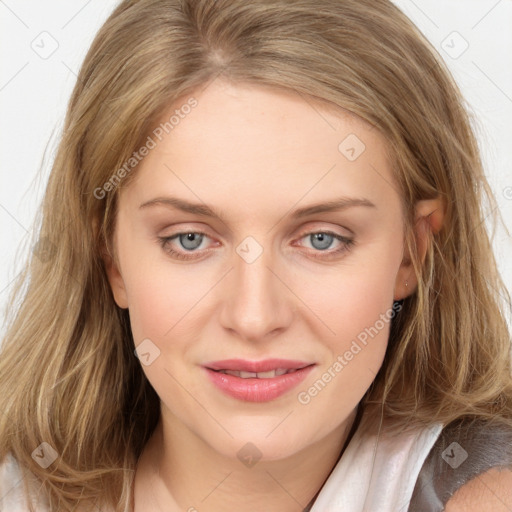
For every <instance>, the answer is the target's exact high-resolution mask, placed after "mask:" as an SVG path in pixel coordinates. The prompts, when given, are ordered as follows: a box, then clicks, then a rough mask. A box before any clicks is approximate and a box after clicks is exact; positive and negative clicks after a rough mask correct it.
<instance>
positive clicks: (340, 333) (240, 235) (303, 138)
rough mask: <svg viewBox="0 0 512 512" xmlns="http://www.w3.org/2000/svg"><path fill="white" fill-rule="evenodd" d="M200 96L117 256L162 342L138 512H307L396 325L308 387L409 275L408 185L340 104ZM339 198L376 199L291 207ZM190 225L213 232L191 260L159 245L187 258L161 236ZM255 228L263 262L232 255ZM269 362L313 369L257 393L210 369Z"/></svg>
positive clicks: (144, 174)
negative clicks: (225, 389) (197, 207)
mask: <svg viewBox="0 0 512 512" xmlns="http://www.w3.org/2000/svg"><path fill="white" fill-rule="evenodd" d="M194 97H195V98H196V99H197V101H198V105H197V107H195V108H194V109H193V110H192V111H191V113H190V114H189V115H188V116H186V117H185V118H184V119H182V120H180V124H179V125H177V126H176V127H175V128H174V129H173V131H171V132H170V133H169V135H168V136H167V137H165V138H164V139H163V140H162V141H161V142H158V144H157V146H156V147H155V148H154V149H152V150H151V151H150V152H149V154H148V155H147V156H146V157H145V158H144V159H143V160H142V161H141V163H140V164H139V165H138V167H137V169H136V171H135V172H136V173H137V174H136V176H134V180H133V181H132V182H130V184H129V185H128V186H126V187H123V188H122V189H121V192H120V196H119V210H118V215H117V218H116V227H115V234H114V240H113V241H114V250H115V255H116V258H115V259H114V260H112V259H110V258H106V266H107V272H108V276H109V281H110V285H111V287H112V291H113V295H114V298H115V300H116V303H117V304H118V305H119V306H120V307H121V308H128V309H129V313H130V320H131V327H132V332H133V336H134V340H135V345H138V344H139V343H141V342H142V340H144V339H146V338H149V339H150V340H151V342H152V343H153V344H154V345H155V346H156V347H158V349H159V350H160V355H159V356H158V357H157V358H156V359H155V360H154V361H153V362H152V363H151V364H150V365H148V366H145V365H143V366H142V368H143V371H144V372H145V373H146V375H147V377H148V379H149V381H150V382H151V384H152V386H153V387H154V389H155V390H156V392H157V393H158V395H159V397H160V399H161V420H160V423H159V425H158V427H157V429H156V431H155V434H154V435H153V437H152V438H151V439H150V441H149V442H148V444H147V446H146V449H145V451H144V453H143V455H142V457H141V459H140V461H139V464H138V467H137V471H136V477H135V511H136V512H143V511H146V510H166V511H169V510H171V511H173V510H176V511H177V510H182V511H189V512H192V511H194V510H197V511H200V512H201V511H208V512H217V511H219V512H220V511H222V512H231V511H233V512H234V511H235V510H236V511H247V512H249V511H254V510H266V511H268V512H277V511H279V512H298V511H302V510H303V509H304V507H305V506H306V505H307V504H308V503H309V501H310V500H311V499H312V498H313V496H314V495H315V494H316V492H317V491H318V489H319V488H320V487H321V486H322V484H323V482H324V481H325V479H326V478H327V477H328V475H329V473H330V472H331V470H332V469H333V467H334V465H335V463H336V461H337V458H338V455H339V453H340V451H341V450H342V448H343V446H344V443H345V440H346V438H347V435H348V432H349V430H350V427H351V426H352V423H353V421H354V417H355V410H356V407H357V404H358V403H359V401H360V400H361V398H362V397H363V395H364V393H365V392H366V390H367V389H368V387H369V386H370V384H371V382H372V381H373V379H374V378H375V375H376V373H377V372H378V370H379V368H380V366H381V364H382V360H383V357H384V354H385V351H386V347H387V340H388V335H389V323H385V326H384V328H382V329H381V330H380V331H379V333H378V335H376V336H374V337H373V338H372V339H371V340H370V342H369V343H368V345H367V346H366V347H364V349H363V350H361V351H360V352H359V353H358V354H357V355H356V356H355V357H354V358H353V359H352V360H351V361H350V362H349V363H348V364H347V365H346V366H345V367H344V368H343V371H341V372H339V373H338V374H337V375H336V377H335V378H333V379H332V380H331V382H329V383H328V385H326V386H325V388H324V389H323V390H322V391H321V392H320V393H318V395H317V396H315V397H314V398H312V399H311V401H310V402H309V403H308V404H301V403H300V402H299V401H298V399H297V394H298V392H300V391H304V390H307V389H308V388H309V387H310V386H312V384H313V383H314V382H315V381H317V380H318V379H319V378H320V377H321V376H322V374H323V373H324V372H325V371H326V370H327V369H328V368H329V367H331V366H332V365H333V363H334V362H335V361H336V358H337V356H338V355H340V354H341V355H342V354H344V353H345V352H346V351H347V350H348V349H349V348H350V346H351V342H352V341H353V340H354V339H356V337H357V335H358V334H359V333H360V332H362V331H363V330H364V329H365V328H367V327H370V326H373V325H374V324H375V322H376V321H377V320H378V319H379V315H381V314H384V313H385V312H386V311H387V310H389V309H390V308H391V307H392V305H393V300H398V299H401V298H404V297H405V296H406V295H407V294H409V293H411V292H412V291H413V290H414V287H415V284H416V282H415V279H414V273H413V270H412V267H411V265H410V263H408V259H407V254H406V252H405V251H404V240H403V235H402V233H403V219H402V211H401V204H400V197H399V195H398V192H397V190H398V189H397V187H396V186H394V185H393V183H394V181H393V176H392V170H391V166H390V165H389V161H388V157H387V153H386V143H385V140H384V139H383V137H382V136H381V135H380V134H379V133H378V132H377V130H375V129H374V128H373V127H372V126H370V125H368V124H366V123H365V122H363V121H362V120H360V119H359V118H356V117H354V116H353V115H351V114H349V113H347V112H345V111H344V110H342V109H334V108H330V109H327V108H326V107H325V105H324V106H322V105H320V104H315V102H313V100H311V99H310V100H308V101H305V100H304V99H303V97H301V96H299V95H298V94H295V93H293V92H283V91H279V90H276V89H271V88H266V87H261V86H249V85H236V86H235V85H232V84H228V83H226V82H223V81H220V80H216V81H214V82H212V83H211V84H210V85H208V87H207V88H206V89H205V90H203V91H198V92H197V93H196V94H194ZM186 100H187V98H182V99H180V100H179V101H176V103H175V104H174V105H172V106H171V108H170V109H169V112H171V113H172V112H173V111H174V109H175V108H177V106H178V107H179V105H182V104H184V103H185V101H186ZM169 116H170V114H169V113H167V112H166V113H165V115H163V116H162V119H163V120H166V119H169ZM349 134H356V135H357V137H358V138H359V139H360V140H361V141H363V142H364V144H365V146H366V149H365V150H364V152H363V153H362V154H361V155H360V156H359V157H358V158H357V159H356V160H354V161H349V160H348V159H347V158H346V157H345V156H344V154H342V153H341V152H340V151H339V150H338V145H339V144H340V142H342V141H343V140H344V139H345V138H346V137H347V136H348V135H349ZM170 195H173V196H175V197H179V198H182V199H184V200H188V201H192V202H197V203H204V204H207V205H209V206H211V207H212V208H214V209H215V211H218V212H220V214H221V216H222V218H223V219H224V221H221V220H218V219H215V218H212V217H208V216H205V215H199V214H191V213H185V212H181V211H179V210H177V209H173V208H171V207H169V206H166V205H161V204H160V205H153V206H148V207H144V208H140V205H141V204H143V203H145V202H148V201H150V200H152V199H154V198H157V197H163V196H170ZM340 196H347V197H353V198H366V199H367V200H369V201H371V202H372V203H373V204H374V207H364V206H353V207H350V208H347V209H345V210H343V211H336V212H324V213H316V214H311V215H309V216H307V217H304V218H300V219H293V218H292V217H291V212H293V211H294V210H295V209H297V208H301V207H304V206H307V205H311V204H316V203H323V202H327V201H329V200H332V199H335V198H338V197H340ZM416 214H417V217H418V222H417V224H416V229H417V234H416V236H417V238H416V240H417V243H418V249H419V252H420V255H421V256H422V257H423V256H424V254H425V251H426V246H427V233H428V231H429V230H431V231H434V232H435V231H436V230H437V229H439V227H440V225H441V221H442V208H440V203H439V202H438V201H437V200H428V201H421V202H420V203H418V204H417V205H416ZM429 214H432V215H430V216H428V215H429ZM197 231H199V232H205V233H206V234H207V236H206V237H204V239H203V241H202V242H201V244H200V245H199V242H197V243H196V246H198V245H199V248H197V249H194V250H195V253H192V256H194V255H198V256H195V257H193V259H190V260H187V261H184V260H179V259H175V258H173V257H172V256H171V255H170V254H169V252H168V251H167V250H166V249H168V248H169V247H172V248H173V249H174V250H176V251H179V252H181V253H184V254H186V253H187V250H186V247H190V245H188V246H184V245H183V239H182V243H181V244H180V240H179V238H175V239H174V240H172V241H170V242H168V244H167V246H166V247H164V248H163V247H162V245H161V244H160V242H159V240H158V237H164V236H167V237H170V236H173V235H175V234H177V233H187V232H197ZM325 231H331V232H335V233H336V234H338V235H340V236H343V237H347V238H351V239H353V241H354V245H352V246H349V248H348V249H347V248H346V246H345V245H344V243H343V242H340V241H338V240H337V239H336V238H332V242H331V244H330V245H328V243H326V242H324V246H322V245H321V242H319V241H316V240H315V238H314V237H313V236H312V235H314V234H315V233H319V232H325ZM248 236H251V237H253V238H254V239H255V240H256V241H257V243H258V244H259V245H260V246H261V248H263V252H262V254H261V255H260V256H259V257H258V258H257V259H255V261H253V262H252V263H248V262H247V261H246V260H244V259H243V258H242V257H240V256H239V254H238V253H237V252H236V249H237V247H238V246H239V245H240V244H241V243H242V242H243V241H244V239H245V238H246V237H248ZM329 240H330V239H329ZM327 242H328V241H327ZM184 243H185V244H186V243H187V241H186V239H185V241H184ZM189 244H190V242H189ZM325 246H327V248H325ZM322 247H324V248H323V249H322ZM343 247H345V250H344V251H342V252H341V253H339V254H338V255H333V256H331V257H328V256H327V255H326V254H327V253H329V252H330V253H331V254H333V252H334V251H335V250H336V249H339V248H343ZM251 250H252V249H251ZM188 254H191V253H190V251H189V252H188ZM315 255H316V256H318V257H315ZM406 281H408V286H407V287H406V286H405V282H406ZM270 357H280V358H285V359H299V360H302V361H306V362H310V363H316V366H315V368H314V369H313V371H312V372H311V373H310V374H309V375H308V377H307V379H306V381H305V382H303V383H302V384H300V385H299V386H298V388H296V389H293V390H291V391H290V392H288V393H286V394H285V395H283V396H281V397H279V398H277V399H275V400H273V401H270V402H264V403H253V402H242V401H239V400H236V399H234V398H231V397H229V396H226V395H224V394H223V393H222V392H221V391H219V390H218V389H217V388H216V387H215V386H213V385H212V384H211V383H210V381H209V379H207V378H206V376H205V375H204V371H203V369H202V368H201V365H202V364H204V363H206V362H208V361H213V360H220V359H227V358H243V359H249V360H262V359H266V358H270ZM249 442H250V443H252V444H253V445H255V446H256V447H257V449H258V450H259V452H260V453H261V459H260V460H259V461H258V462H257V463H256V464H255V465H254V466H252V467H246V466H245V465H244V464H243V463H242V462H241V461H240V459H239V458H238V456H237V452H238V451H239V450H240V449H241V448H242V447H243V446H244V445H245V444H246V443H249Z"/></svg>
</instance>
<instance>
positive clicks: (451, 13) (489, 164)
mask: <svg viewBox="0 0 512 512" xmlns="http://www.w3.org/2000/svg"><path fill="white" fill-rule="evenodd" d="M395 3H396V4H397V5H399V7H401V8H402V9H403V10H404V11H405V12H406V14H407V15H408V16H409V17H410V18H411V19H412V20H413V21H414V22H415V23H416V24H417V25H418V26H419V28H420V30H421V31H422V32H423V33H424V34H425V35H426V36H427V37H428V38H429V40H430V41H431V42H432V44H433V45H434V46H435V47H436V48H437V49H438V51H439V52H440V53H441V55H442V56H443V57H444V59H445V61H446V62H447V63H448V65H449V67H450V69H451V71H452V73H453V75H454V76H455V79H456V80H457V82H458V83H459V85H460V87H461V88H462V91H463V93H464V95H465V97H466V98H467V100H468V101H469V103H470V105H471V110H472V112H473V113H474V115H475V117H476V119H477V123H476V125H475V128H476V130H477V134H478V137H479V143H480V146H481V149H482V153H483V158H484V163H485V169H486V174H487V176H488V178H489V181H490V183H491V187H492V189H493V190H494V193H495V195H496V198H497V200H498V205H499V210H500V211H501V214H502V216H503V219H504V221H505V223H506V225H507V227H508V229H509V230H510V232H512V170H511V168H512V65H511V64H512V59H511V54H512V30H511V27H512V1H511V0H415V1H412V0H396V2H395ZM116 4H117V1H112V0H89V1H86V0H82V1H79V0H73V1H69V0H68V1H65V0H51V1H50V0H46V1H44V2H38V1H36V0H31V1H23V0H18V1H14V0H0V119H1V127H2V132H1V137H0V247H1V251H0V324H1V325H0V335H1V334H2V333H3V332H4V326H3V324H4V322H3V319H4V315H5V313H6V301H7V297H8V294H9V292H10V290H11V286H12V282H13V279H14V278H15V276H16V275H17V273H18V272H19V271H20V264H21V263H22V260H21V256H22V255H23V252H22V251H23V250H30V246H29V245H28V243H27V240H30V238H29V235H30V230H31V229H32V228H31V226H32V222H33V218H34V214H35V212H36V209H37V206H38V204H39V201H40V200H41V198H42V193H43V191H44V187H45V184H46V180H47V176H48V172H49V169H50V164H51V159H52V156H53V154H54V151H55V148H56V140H57V139H58V135H59V133H60V130H61V128H62V122H63V119H64V113H65V109H66V105H67V101H68V99H69V96H70V94H71V90H72V87H73V85H74V83H75V80H76V74H77V72H78V69H79V67H80V64H81V62H82V60H83V58H84V56H85V53H86V51H87V49H88V47H89V45H90V43H91V42H92V39H93V37H94V35H95V33H96V31H97V30H98V28H99V27H100V25H101V24H102V23H103V21H104V20H105V19H106V17H107V16H108V15H109V14H110V12H111V11H112V9H113V8H114V6H115V5H116ZM454 32H456V33H455V34H454ZM466 45H468V47H467V49H466V50H465V51H464V52H463V53H462V51H463V50H464V49H465V47H466ZM52 50H55V51H54V52H53V53H52V54H51V55H47V54H46V53H49V52H50V51H52ZM45 52H46V53H45ZM459 54H460V55H459ZM46 147H47V157H46V161H45V162H44V163H43V155H44V152H45V148H46ZM65 206H66V205H64V204H63V205H62V207H63V208H65ZM22 243H25V245H26V246H27V248H24V247H23V245H21V244H22ZM494 246H495V251H496V255H497V257H498V262H499V267H500V271H501V273H502V275H503V277H504V279H505V282H506V284H507V287H508V289H509V290H511V291H512V257H511V256H512V240H511V238H510V236H509V235H508V234H507V233H506V232H505V231H504V230H503V229H502V228H500V229H499V230H498V231H497V233H496V237H495V240H494ZM17 250H18V253H17Z"/></svg>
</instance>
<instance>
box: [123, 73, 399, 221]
mask: <svg viewBox="0 0 512 512" xmlns="http://www.w3.org/2000/svg"><path fill="white" fill-rule="evenodd" d="M191 98H192V99H193V100H194V102H191ZM191 104H193V105H195V106H193V107H189V106H187V105H191ZM185 106H187V107H186V108H185ZM171 118H172V119H171ZM150 137H151V138H152V139H153V140H154V142H155V145H154V148H153V149H151V150H150V151H149V152H148V155H147V156H145V157H144V159H143V160H142V161H141V163H140V164H139V165H138V166H137V170H136V173H137V174H136V176H135V180H134V182H133V183H132V184H130V187H127V190H123V194H125V193H126V195H127V196H128V197H131V198H132V199H133V200H137V201H139V202H141V201H144V200H146V201H147V200H149V199H151V197H150V196H157V195H162V194H164V193H166V192H167V193H172V194H173V195H181V196H182V197H187V198H188V199H190V200H193V201H195V202H197V201H198V200H202V201H204V202H206V203H211V204H218V203H219V201H220V203H221V204H220V206H221V207H222V208H224V209H227V208H228V207H229V203H233V204H236V203H237V202H242V203H243V204H244V206H245V208H246V209H249V210H250V209H253V210H258V211H264V210H265V209H272V208H275V206H276V205H291V204H294V203H297V202H304V203H305V204H309V203H314V202H316V201H320V200H323V199H325V198H326V196H332V197H335V196H353V197H362V196H364V197H367V198H368V199H369V200H370V201H372V202H380V203H382V202H386V201H389V200H391V199H394V200H395V201H397V200H398V194H397V187H396V186H394V185H393V182H394V178H393V175H392V170H391V166H390V163H389V158H388V148H387V144H386V141H385V139H384V137H383V136H382V135H381V134H380V133H379V132H378V130H377V129H375V128H374V127H373V126H371V125H370V124H369V123H367V122H365V121H364V120H362V119H360V118H358V117H356V116H354V115H352V114H351V113H349V112H347V111H346V110H344V109H342V108H340V107H336V106H334V105H332V106H330V105H328V104H327V102H319V101H317V100H316V99H314V98H311V97H307V96H305V95H303V94H299V93H297V92H295V91H284V90H282V89H275V88H270V87H266V86H254V85H247V84H243V85H239V84H237V85H233V84H229V83H226V82H223V81H220V80H217V81H214V82H212V83H210V84H209V85H208V86H207V87H206V89H204V90H202V91H201V90H198V91H197V92H195V93H194V94H191V95H189V96H183V97H181V98H179V99H178V100H176V101H175V102H174V103H173V104H172V105H171V106H170V107H169V109H168V110H167V111H165V112H163V113H162V116H161V119H160V121H159V122H157V123H156V125H155V127H154V129H153V131H152V132H151V133H150Z"/></svg>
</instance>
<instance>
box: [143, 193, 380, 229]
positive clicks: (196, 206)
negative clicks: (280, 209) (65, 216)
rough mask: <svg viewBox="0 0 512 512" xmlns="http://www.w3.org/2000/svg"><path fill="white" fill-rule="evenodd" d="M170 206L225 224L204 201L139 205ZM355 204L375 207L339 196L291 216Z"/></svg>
mask: <svg viewBox="0 0 512 512" xmlns="http://www.w3.org/2000/svg"><path fill="white" fill-rule="evenodd" d="M157 205H159V206H170V207H172V208H176V209H178V210H182V211H184V212H187V213H191V214H195V215H203V216H205V217H213V218H215V219H218V220H220V221H222V222H223V223H224V224H225V221H224V219H223V218H222V216H221V215H220V213H218V212H216V211H215V210H214V209H213V208H211V207H210V206H208V205H206V204H204V203H191V202H189V201H185V200H184V199H180V198H178V197H171V196H167V197H155V198H154V199H151V200H150V201H146V202H145V203H142V204H141V205H140V206H139V209H140V208H148V207H150V206H157ZM356 206H364V207H367V208H377V207H376V206H375V204H374V203H372V202H371V201H370V200H368V199H365V198H354V197H339V198H336V199H333V200H331V201H328V202H323V203H316V204H312V205H309V206H305V207H303V208H298V209H297V210H295V211H294V212H293V213H292V214H291V217H292V218H294V219H298V218H302V217H307V216H308V215H313V214H316V213H324V212H332V211H342V210H346V209H347V208H352V207H356Z"/></svg>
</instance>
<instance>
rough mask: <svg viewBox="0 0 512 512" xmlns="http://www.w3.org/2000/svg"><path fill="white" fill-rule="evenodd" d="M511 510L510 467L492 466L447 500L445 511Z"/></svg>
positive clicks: (493, 511) (485, 511) (511, 473)
mask: <svg viewBox="0 0 512 512" xmlns="http://www.w3.org/2000/svg"><path fill="white" fill-rule="evenodd" d="M509 510H512V469H510V468H492V469H490V470H488V471H486V472H485V473H482V474H481V475H478V476H476V477H475V478H473V479H472V480H470V481H469V482H467V483H466V484H464V485H463V486H462V487H460V488H459V489H458V490H457V491H456V492H455V494H454V495H453V496H452V497H451V498H450V499H449V500H448V503H447V504H446V508H445V512H471V511H475V512H508V511H509Z"/></svg>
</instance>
